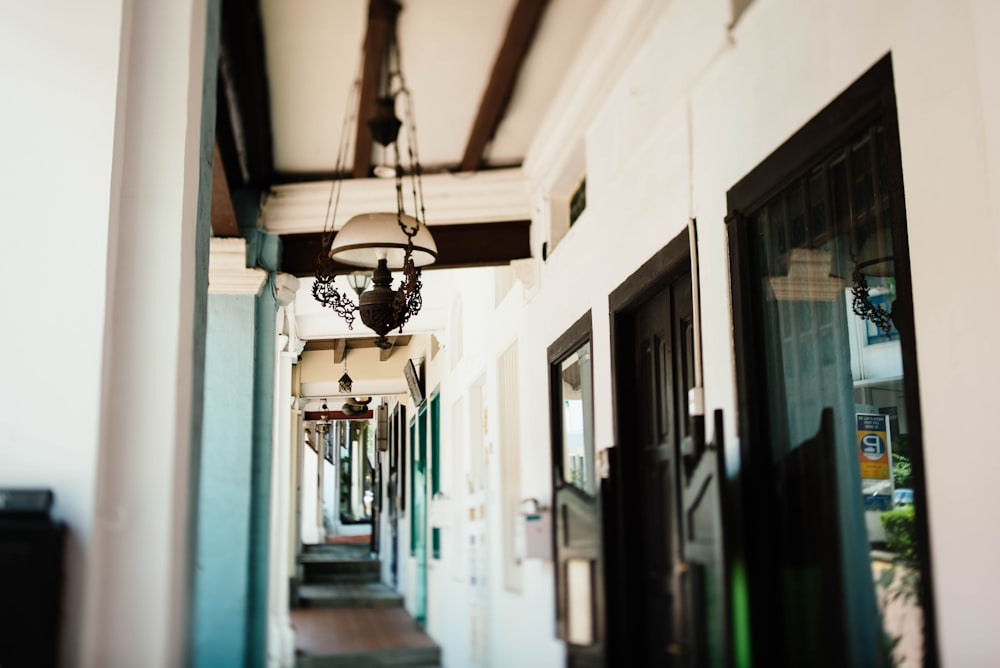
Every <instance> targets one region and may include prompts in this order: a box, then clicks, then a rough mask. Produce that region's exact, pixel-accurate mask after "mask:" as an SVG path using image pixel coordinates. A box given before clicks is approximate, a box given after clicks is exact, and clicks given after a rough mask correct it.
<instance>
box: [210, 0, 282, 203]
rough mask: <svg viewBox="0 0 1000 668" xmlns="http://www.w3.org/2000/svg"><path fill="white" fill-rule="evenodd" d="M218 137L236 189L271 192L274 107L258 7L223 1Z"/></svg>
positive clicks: (239, 0)
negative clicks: (271, 99) (272, 111)
mask: <svg viewBox="0 0 1000 668" xmlns="http://www.w3.org/2000/svg"><path fill="white" fill-rule="evenodd" d="M221 24H222V27H221V30H222V32H221V35H220V43H219V82H218V86H219V91H218V95H217V100H218V107H217V109H216V133H217V135H219V136H220V142H219V146H220V150H221V152H222V157H223V160H224V161H225V163H226V174H227V176H228V178H229V185H230V187H231V188H233V189H239V188H256V189H259V190H264V189H267V188H269V187H270V186H271V181H272V179H273V176H274V154H273V149H272V144H271V111H270V109H271V103H270V93H269V91H268V85H267V74H266V68H265V63H264V31H263V28H262V22H261V15H260V3H259V2H249V1H247V0H223V2H222V22H221Z"/></svg>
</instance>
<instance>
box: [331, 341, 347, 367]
mask: <svg viewBox="0 0 1000 668" xmlns="http://www.w3.org/2000/svg"><path fill="white" fill-rule="evenodd" d="M346 353H347V339H334V340H333V363H334V364H342V363H343V362H344V355H345V354H346Z"/></svg>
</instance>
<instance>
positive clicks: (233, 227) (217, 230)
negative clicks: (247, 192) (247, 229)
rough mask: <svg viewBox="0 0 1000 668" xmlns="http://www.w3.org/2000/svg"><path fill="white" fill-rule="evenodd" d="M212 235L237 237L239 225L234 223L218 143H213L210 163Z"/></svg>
mask: <svg viewBox="0 0 1000 668" xmlns="http://www.w3.org/2000/svg"><path fill="white" fill-rule="evenodd" d="M211 218H212V235H213V236H216V237H238V236H239V235H240V226H239V225H238V224H237V223H236V212H235V211H234V210H233V197H232V195H231V194H230V192H229V182H228V181H227V180H226V170H225V169H224V168H223V166H222V156H221V155H219V144H218V143H216V144H215V160H214V162H213V164H212V207H211Z"/></svg>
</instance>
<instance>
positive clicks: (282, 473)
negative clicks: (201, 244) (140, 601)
mask: <svg viewBox="0 0 1000 668" xmlns="http://www.w3.org/2000/svg"><path fill="white" fill-rule="evenodd" d="M278 319H279V322H280V321H281V320H282V314H280V313H279V318H278ZM291 345H292V343H291V342H289V343H288V344H286V346H285V347H286V348H288V347H289V346H291ZM298 358H299V356H298V353H295V352H290V351H288V350H283V351H281V353H280V355H279V358H278V361H277V365H278V368H277V373H276V374H275V392H274V399H275V401H274V448H273V450H272V459H271V549H270V552H271V558H270V573H269V580H270V582H269V592H268V642H267V665H268V666H269V667H270V668H291V666H292V665H293V664H294V662H295V632H294V630H293V629H292V622H291V617H290V616H289V612H288V605H289V603H288V582H289V575H290V564H289V561H288V534H289V530H288V527H289V524H290V522H291V511H292V503H291V495H292V491H293V488H292V485H291V467H292V448H293V447H294V446H295V443H294V441H293V439H292V420H291V418H292V409H293V406H292V403H293V402H294V400H295V399H294V397H293V396H292V366H293V365H294V364H295V363H296V362H297V361H298Z"/></svg>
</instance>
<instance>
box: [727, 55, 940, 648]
mask: <svg viewBox="0 0 1000 668" xmlns="http://www.w3.org/2000/svg"><path fill="white" fill-rule="evenodd" d="M875 121H880V122H881V123H882V126H883V129H884V132H885V139H886V146H887V149H888V150H887V156H886V157H887V163H888V172H889V174H888V178H889V180H890V184H891V187H890V188H889V197H890V199H891V200H892V211H893V217H894V221H893V225H892V236H893V255H894V264H895V277H896V280H897V281H898V282H899V283H900V284H901V285H904V286H905V289H904V290H901V291H900V293H899V294H898V296H897V302H898V308H899V311H900V313H899V316H900V318H901V321H902V322H903V323H904V325H903V326H904V327H905V328H907V329H909V330H910V332H911V334H910V335H909V336H901V337H900V347H901V350H902V362H903V379H904V380H903V383H904V387H905V390H906V393H905V397H906V399H905V401H906V411H907V415H908V423H909V429H910V431H909V437H910V448H911V450H910V452H911V462H912V465H913V486H914V488H915V490H916V497H917V498H916V504H915V505H916V506H917V513H916V519H915V522H916V534H917V543H918V544H917V558H918V562H919V564H920V569H921V585H920V588H921V591H920V595H921V600H922V602H923V603H922V607H923V615H924V665H928V666H934V665H938V648H937V632H936V615H935V604H934V595H933V592H934V586H933V580H932V579H933V572H934V571H933V566H932V563H931V555H930V536H929V531H928V525H927V510H926V499H927V496H926V491H927V490H926V486H925V482H924V481H925V479H926V478H925V474H924V459H923V435H922V428H921V425H922V420H921V417H920V416H921V411H920V401H919V397H920V392H919V382H918V373H917V352H916V344H915V336H914V335H913V334H912V332H913V330H914V327H913V324H914V322H913V304H912V296H911V287H912V278H911V274H910V260H909V250H908V248H909V243H908V241H907V223H906V207H905V201H904V199H905V198H904V193H903V178H902V165H901V160H902V154H901V149H900V141H899V127H898V119H897V113H896V98H895V91H894V87H893V72H892V58H891V54H886V55H884V56H883V57H882V58H881V59H880V60H879V61H878V62H876V63H875V64H874V65H872V66H871V68H870V69H869V70H867V71H866V72H865V73H864V74H862V75H861V76H860V77H859V78H858V79H857V80H855V81H854V83H852V84H851V85H850V86H848V88H847V89H846V90H844V92H842V93H840V94H839V95H838V96H837V97H836V98H835V99H834V100H833V101H832V102H830V103H829V104H828V105H827V106H826V107H824V108H823V109H822V110H821V111H820V112H819V113H817V114H816V115H815V116H814V117H813V118H812V119H810V120H809V121H808V122H807V123H806V124H805V125H803V126H802V127H801V128H800V129H799V130H798V131H797V132H795V134H794V135H792V136H791V137H790V138H789V139H788V140H787V141H785V142H784V143H782V144H781V145H780V146H779V147H778V148H776V149H775V150H774V152H772V153H771V154H770V155H769V156H767V157H766V158H765V159H764V160H763V161H762V162H760V163H759V164H757V166H755V167H754V168H753V169H752V170H751V171H750V173H748V174H747V175H746V176H744V177H743V178H742V179H740V180H739V181H738V182H737V183H736V184H734V185H733V186H732V187H731V188H730V189H729V191H728V192H727V193H726V201H727V211H728V214H727V216H726V227H727V230H728V237H729V262H730V277H731V279H730V280H731V290H732V316H733V332H734V339H735V340H734V355H735V380H736V399H737V416H736V417H737V429H738V433H739V437H740V439H739V442H740V453H739V461H740V466H739V471H738V473H736V474H735V475H736V478H737V483H736V484H737V486H738V488H739V489H740V492H739V494H740V499H739V501H738V506H739V507H740V508H742V509H750V508H753V507H754V506H753V503H754V500H755V499H757V500H758V503H759V498H761V497H760V494H761V491H762V490H764V489H766V485H768V484H769V480H768V479H769V477H770V475H771V474H770V470H769V466H768V462H767V461H766V458H765V457H764V456H763V452H762V448H760V447H759V446H760V444H761V441H762V440H763V439H765V438H766V428H765V425H764V418H762V417H761V416H762V411H764V410H765V407H764V401H763V400H762V399H761V398H760V396H759V392H758V388H760V387H762V386H763V384H764V380H765V375H764V372H763V369H761V368H760V365H759V362H758V360H757V359H756V358H755V355H756V351H758V350H760V348H761V341H760V335H759V333H760V331H761V328H760V318H759V316H758V314H757V313H756V311H755V309H754V306H753V303H752V299H751V298H752V296H753V294H754V292H753V291H754V289H755V288H754V284H753V281H754V279H753V277H752V275H751V274H752V270H751V264H750V259H749V258H750V253H751V252H752V250H751V237H750V235H751V234H752V231H751V229H750V225H749V221H748V218H747V216H748V215H749V214H750V213H752V212H753V211H755V210H756V209H757V208H759V207H760V206H762V205H763V204H764V203H766V202H767V201H768V200H770V199H771V198H772V197H773V196H775V195H776V194H778V193H780V192H781V191H782V189H784V188H785V187H786V186H787V185H788V184H789V183H790V182H792V181H793V180H794V179H795V178H797V177H799V176H801V175H802V174H803V173H804V172H805V171H807V170H808V169H810V168H811V167H812V166H813V165H815V164H816V163H817V162H818V161H821V160H823V159H824V157H825V156H827V155H829V154H830V153H831V152H832V151H833V150H835V149H836V148H837V147H838V146H839V145H841V144H843V143H844V142H845V141H849V140H850V138H851V137H852V136H853V135H855V134H857V132H859V131H860V130H862V129H863V128H865V127H866V126H868V125H870V124H871V123H873V122H875ZM747 504H750V505H747ZM736 521H737V522H738V523H739V525H740V526H739V531H740V535H741V536H742V540H743V541H744V544H743V547H742V549H741V552H742V553H743V554H741V555H740V558H742V559H745V562H746V564H747V574H748V584H749V618H750V634H751V638H752V641H751V646H752V648H753V653H754V659H755V661H757V662H759V663H769V662H771V661H772V658H771V655H770V652H771V651H772V645H773V638H772V636H771V635H770V631H769V629H768V627H769V625H770V624H771V621H770V620H772V619H774V615H775V611H774V608H773V605H774V603H773V601H771V599H770V594H771V593H770V592H769V582H768V573H769V571H768V561H769V556H768V555H769V550H770V547H771V546H770V545H768V544H767V538H766V536H767V535H768V530H769V525H768V522H767V520H766V519H762V518H761V517H757V516H755V515H754V514H753V512H752V511H750V510H745V511H744V512H741V513H739V517H738V518H736Z"/></svg>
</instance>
